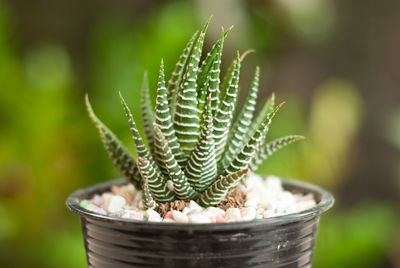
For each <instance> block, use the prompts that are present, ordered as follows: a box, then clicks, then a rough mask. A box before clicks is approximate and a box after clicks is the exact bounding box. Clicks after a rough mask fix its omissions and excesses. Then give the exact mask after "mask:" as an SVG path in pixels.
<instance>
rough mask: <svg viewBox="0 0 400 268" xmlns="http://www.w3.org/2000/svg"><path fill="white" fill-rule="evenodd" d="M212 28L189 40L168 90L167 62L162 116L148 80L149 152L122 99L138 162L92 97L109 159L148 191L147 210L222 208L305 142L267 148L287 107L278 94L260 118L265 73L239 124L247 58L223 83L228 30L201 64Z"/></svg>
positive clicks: (161, 80)
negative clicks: (246, 182) (183, 205)
mask: <svg viewBox="0 0 400 268" xmlns="http://www.w3.org/2000/svg"><path fill="white" fill-rule="evenodd" d="M207 27H208V22H207V23H206V24H205V26H204V27H203V28H202V30H200V31H198V32H196V33H195V34H194V35H193V36H192V38H191V39H190V40H189V42H188V44H187V45H186V47H185V49H184V50H183V53H182V55H181V56H180V58H179V61H178V63H177V64H176V67H175V70H174V72H173V73H172V76H171V78H170V80H169V82H168V86H166V80H165V75H164V63H163V62H162V61H161V66H160V72H159V75H158V83H157V96H156V107H155V109H153V107H152V105H151V101H150V95H149V87H148V83H147V75H145V77H144V80H143V86H142V98H141V113H142V123H143V126H144V132H145V137H146V140H147V146H146V144H145V142H144V140H143V139H142V136H141V135H140V134H139V131H138V129H137V126H136V123H135V121H134V119H133V116H132V113H131V111H130V109H129V106H128V104H127V103H126V101H125V100H124V98H123V97H122V95H120V98H121V102H122V106H123V109H124V111H125V114H126V116H127V118H128V121H129V126H130V129H131V132H132V138H133V141H134V143H135V146H136V152H137V155H138V158H137V160H135V159H134V157H133V156H132V155H131V154H130V153H129V152H128V150H127V149H126V148H125V147H124V146H123V145H122V143H121V141H120V140H119V139H118V138H117V137H116V135H115V134H114V133H113V132H111V130H109V128H107V127H106V126H105V125H104V124H103V123H102V122H101V121H100V120H99V119H98V118H97V116H96V115H95V113H94V112H93V109H92V107H91V105H90V103H89V99H88V98H87V96H86V106H87V110H88V112H89V116H90V118H91V119H92V121H93V122H94V124H95V125H96V127H97V128H98V130H99V132H100V136H101V138H102V142H103V144H104V147H105V148H106V150H107V152H108V155H109V157H110V158H111V159H112V160H113V163H114V165H115V166H116V167H117V168H118V170H119V171H120V172H121V173H122V175H123V176H124V177H125V178H126V179H127V180H129V181H130V182H132V183H133V184H134V186H135V187H136V188H137V189H139V190H142V191H143V205H144V207H145V208H146V209H155V208H157V207H158V206H159V204H163V203H169V202H172V201H175V200H195V201H197V202H198V203H199V204H200V205H202V206H204V207H208V206H215V205H218V204H219V203H220V202H221V201H222V200H223V199H224V198H225V196H226V194H227V193H228V192H229V191H231V190H232V189H234V188H235V187H236V186H237V185H238V183H240V181H242V180H243V178H244V177H245V176H246V175H247V174H248V173H249V172H250V171H254V170H256V169H257V167H258V166H259V165H260V164H261V163H262V161H263V160H264V159H266V158H267V157H269V156H270V155H272V154H273V153H274V152H276V151H277V150H279V149H281V148H283V147H285V146H286V145H288V144H291V143H293V142H296V141H298V140H301V139H303V138H304V137H302V136H286V137H282V138H279V139H276V140H273V141H268V139H267V134H268V130H269V128H270V125H271V122H272V120H273V118H274V117H275V115H276V114H277V112H278V110H279V109H280V108H281V106H282V104H283V103H282V104H280V105H278V106H276V107H275V97H274V95H273V94H272V96H271V97H270V98H269V99H268V101H267V103H266V104H265V105H264V106H263V108H262V109H261V112H260V113H258V114H255V113H254V111H255V105H256V99H257V93H258V90H259V89H258V87H259V68H258V67H257V68H256V70H255V74H254V79H253V82H252V84H251V87H250V91H249V95H248V97H247V100H246V102H245V104H244V106H243V107H242V108H241V110H240V112H238V113H237V116H236V118H235V116H234V114H235V108H237V107H236V106H237V104H236V102H237V95H238V87H239V76H240V67H241V60H242V59H243V55H242V58H240V56H239V53H238V56H237V57H236V59H235V60H234V61H233V63H232V65H231V67H230V68H229V70H228V73H227V74H226V75H225V79H224V82H223V83H221V82H220V76H221V71H220V66H221V55H222V47H223V42H224V39H225V38H226V36H227V34H228V32H229V30H228V31H222V35H221V38H220V39H219V40H217V42H216V43H215V44H214V46H213V47H212V49H211V51H210V52H209V53H208V54H207V56H206V57H205V59H204V60H203V62H202V63H200V58H201V56H202V46H203V42H204V37H205V33H206V30H207ZM245 54H247V53H246V52H245V53H244V55H245ZM253 118H254V119H253Z"/></svg>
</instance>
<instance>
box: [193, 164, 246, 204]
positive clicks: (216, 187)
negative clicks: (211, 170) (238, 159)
mask: <svg viewBox="0 0 400 268" xmlns="http://www.w3.org/2000/svg"><path fill="white" fill-rule="evenodd" d="M249 173H250V170H249V169H248V168H246V169H242V170H239V171H237V172H235V173H232V174H229V175H228V176H226V177H223V178H221V179H219V180H217V181H215V182H214V183H213V184H212V185H211V186H210V187H209V188H208V189H207V190H206V191H205V192H204V193H203V194H202V195H201V196H200V198H199V199H198V201H197V202H198V203H199V204H200V205H201V206H203V207H210V206H215V205H218V204H219V203H220V202H221V201H222V200H223V199H224V198H225V196H226V194H227V193H228V192H229V191H230V190H231V189H233V188H235V187H236V186H237V184H238V183H239V182H240V181H241V180H242V179H243V177H244V176H248V174H249Z"/></svg>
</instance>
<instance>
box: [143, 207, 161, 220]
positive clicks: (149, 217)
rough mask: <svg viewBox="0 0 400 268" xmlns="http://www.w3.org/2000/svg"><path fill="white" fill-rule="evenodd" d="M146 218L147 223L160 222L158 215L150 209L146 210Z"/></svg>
mask: <svg viewBox="0 0 400 268" xmlns="http://www.w3.org/2000/svg"><path fill="white" fill-rule="evenodd" d="M146 217H147V220H148V221H156V222H160V221H162V218H161V216H160V214H158V212H157V211H154V210H152V209H148V210H146Z"/></svg>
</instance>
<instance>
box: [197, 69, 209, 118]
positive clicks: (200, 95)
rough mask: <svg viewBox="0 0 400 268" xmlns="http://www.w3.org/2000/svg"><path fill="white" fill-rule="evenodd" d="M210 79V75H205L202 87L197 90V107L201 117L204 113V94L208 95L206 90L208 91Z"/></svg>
mask: <svg viewBox="0 0 400 268" xmlns="http://www.w3.org/2000/svg"><path fill="white" fill-rule="evenodd" d="M210 79H211V77H210V76H207V80H206V82H205V83H204V85H203V87H202V88H201V89H200V90H199V92H198V97H197V100H198V104H197V109H198V111H199V118H201V117H202V115H203V113H204V107H205V106H206V96H207V95H208V92H209V85H210Z"/></svg>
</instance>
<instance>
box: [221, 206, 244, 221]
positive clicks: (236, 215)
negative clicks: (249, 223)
mask: <svg viewBox="0 0 400 268" xmlns="http://www.w3.org/2000/svg"><path fill="white" fill-rule="evenodd" d="M224 219H225V221H227V222H232V221H240V220H241V219H242V216H241V215H240V210H239V209H238V208H228V209H227V210H226V212H225V216H224Z"/></svg>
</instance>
